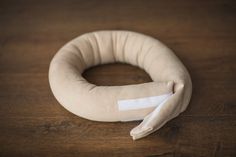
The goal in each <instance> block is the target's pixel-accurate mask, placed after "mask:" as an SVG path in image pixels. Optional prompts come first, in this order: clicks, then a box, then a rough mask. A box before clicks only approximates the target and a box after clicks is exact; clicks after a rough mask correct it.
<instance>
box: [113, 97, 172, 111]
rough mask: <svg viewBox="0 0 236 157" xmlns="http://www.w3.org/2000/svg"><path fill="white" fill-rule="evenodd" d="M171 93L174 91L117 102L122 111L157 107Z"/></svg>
mask: <svg viewBox="0 0 236 157" xmlns="http://www.w3.org/2000/svg"><path fill="white" fill-rule="evenodd" d="M171 95H172V93H168V94H163V95H159V96H152V97H144V98H138V99H127V100H119V101H118V102H117V103H118V108H119V110H120V111H127V110H137V109H143V108H149V107H157V106H158V105H160V104H161V103H162V102H163V101H165V100H167V99H168V98H169V97H170V96H171Z"/></svg>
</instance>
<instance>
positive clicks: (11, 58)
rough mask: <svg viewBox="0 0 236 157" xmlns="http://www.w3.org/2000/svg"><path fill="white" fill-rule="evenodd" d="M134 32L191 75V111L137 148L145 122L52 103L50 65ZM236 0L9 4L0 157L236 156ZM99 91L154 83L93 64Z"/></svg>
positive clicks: (3, 17) (2, 21)
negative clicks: (155, 42)
mask: <svg viewBox="0 0 236 157" xmlns="http://www.w3.org/2000/svg"><path fill="white" fill-rule="evenodd" d="M107 29H117V30H132V31H137V32H141V33H144V34H148V35H151V36H153V37H155V38H158V39H159V40H161V41H162V42H164V43H166V44H167V45H168V46H169V47H170V48H171V49H173V50H174V51H175V53H176V55H177V56H178V57H179V58H180V59H181V60H182V62H183V63H184V64H185V66H186V67H187V68H188V70H189V72H190V74H191V77H192V81H193V87H194V88H193V96H192V99H191V103H190V105H189V107H188V108H187V110H186V111H185V112H184V113H183V114H181V115H180V116H179V117H177V118H175V119H173V120H171V121H170V122H168V123H167V124H166V125H165V126H164V127H162V128H161V129H160V130H158V131H157V132H155V133H153V134H151V135H150V136H148V137H146V138H143V139H141V140H138V141H133V140H132V139H131V137H130V136H129V131H130V130H131V129H132V128H133V127H134V126H136V125H137V124H139V122H128V123H119V122H117V123H101V122H93V121H89V120H86V119H82V118H80V117H77V116H75V115H73V114H71V113H69V112H68V111H66V110H65V109H64V108H63V107H62V106H61V105H60V104H59V103H58V102H57V101H56V99H55V98H54V96H53V95H52V92H51V90H50V87H49V83H48V66H49V63H50V60H51V59H52V57H53V55H54V54H55V53H56V52H57V50H58V49H59V48H60V47H61V46H63V45H64V44H65V43H66V42H67V41H69V40H71V39H73V38H75V37H76V36H78V35H81V34H83V33H86V32H91V31H95V30H107ZM235 62H236V1H234V0H231V1H230V0H210V1H209V0H202V1H197V0H195V1H194V0H178V1H171V0H165V1H158V0H136V1H133V0H117V1H112V0H73V1H67V0H63V1H60V0H54V1H47V0H39V1H30V0H27V1H22V0H18V1H17V0H5V1H2V0H1V2H0V156H11V157H13V156H24V157H26V156H165V157H166V156H168V157H169V156H220V157H222V156H232V157H233V156H234V157H235V156H236V104H235V103H236V83H235V81H236V74H235V72H236V63H235ZM84 76H85V77H86V78H87V79H88V80H89V81H90V82H92V83H95V84H97V85H124V84H135V83H142V82H148V81H151V79H150V78H149V76H148V75H147V74H146V73H145V72H144V71H142V70H140V69H139V68H136V67H132V66H129V65H122V64H113V65H105V66H100V67H95V68H93V69H91V70H88V71H86V72H85V74H84Z"/></svg>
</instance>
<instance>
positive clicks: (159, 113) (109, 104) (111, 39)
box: [49, 31, 192, 140]
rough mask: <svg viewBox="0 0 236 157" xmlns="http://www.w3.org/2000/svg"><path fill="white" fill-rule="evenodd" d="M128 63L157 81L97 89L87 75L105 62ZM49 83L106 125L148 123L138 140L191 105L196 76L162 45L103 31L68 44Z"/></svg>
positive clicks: (62, 98) (69, 103) (68, 104)
mask: <svg viewBox="0 0 236 157" xmlns="http://www.w3.org/2000/svg"><path fill="white" fill-rule="evenodd" d="M114 62H121V63H128V64H131V65H133V66H138V67H140V68H142V69H144V70H145V71H146V72H147V73H148V74H149V75H150V77H151V78H152V80H153V82H149V83H142V84H136V85H124V86H96V85H94V84H91V83H89V82H87V81H86V80H85V79H84V78H83V77H82V75H81V74H82V73H83V71H84V70H85V69H87V68H89V67H92V66H96V65H99V64H107V63H114ZM49 82H50V86H51V89H52V92H53V94H54V96H55V97H56V99H57V100H58V101H59V102H60V104H61V105H62V106H64V108H66V109H67V110H68V111H70V112H72V113H74V114H75V115H78V116H80V117H83V118H86V119H89V120H94V121H103V122H115V121H134V120H143V121H142V122H141V123H140V124H139V125H138V126H136V127H135V128H133V129H132V130H131V131H130V135H131V136H132V137H133V139H134V140H135V139H139V138H142V137H145V136H147V135H149V134H150V133H152V132H154V131H156V130H157V129H159V128H160V127H162V126H163V125H164V124H165V123H166V122H168V121H169V120H171V119H172V118H174V117H176V116H178V115H179V114H180V113H181V112H183V111H184V110H185V109H186V107H187V106H188V104H189V101H190V98H191V93H192V83H191V79H190V75H189V73H188V71H187V70H186V68H185V67H184V65H183V64H182V63H181V61H180V60H179V59H178V58H177V57H176V55H175V54H174V53H173V52H172V51H171V50H170V49H169V48H168V47H166V46H165V45H164V44H162V43H161V42H160V41H158V40H156V39H154V38H152V37H150V36H147V35H143V34H140V33H135V32H130V31H97V32H91V33H87V34H84V35H81V36H79V37H77V38H75V39H73V40H72V41H70V42H68V43H67V44H66V45H65V46H63V47H62V48H61V49H60V50H59V51H58V52H57V54H56V55H55V56H54V58H53V59H52V61H51V64H50V68H49Z"/></svg>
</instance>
